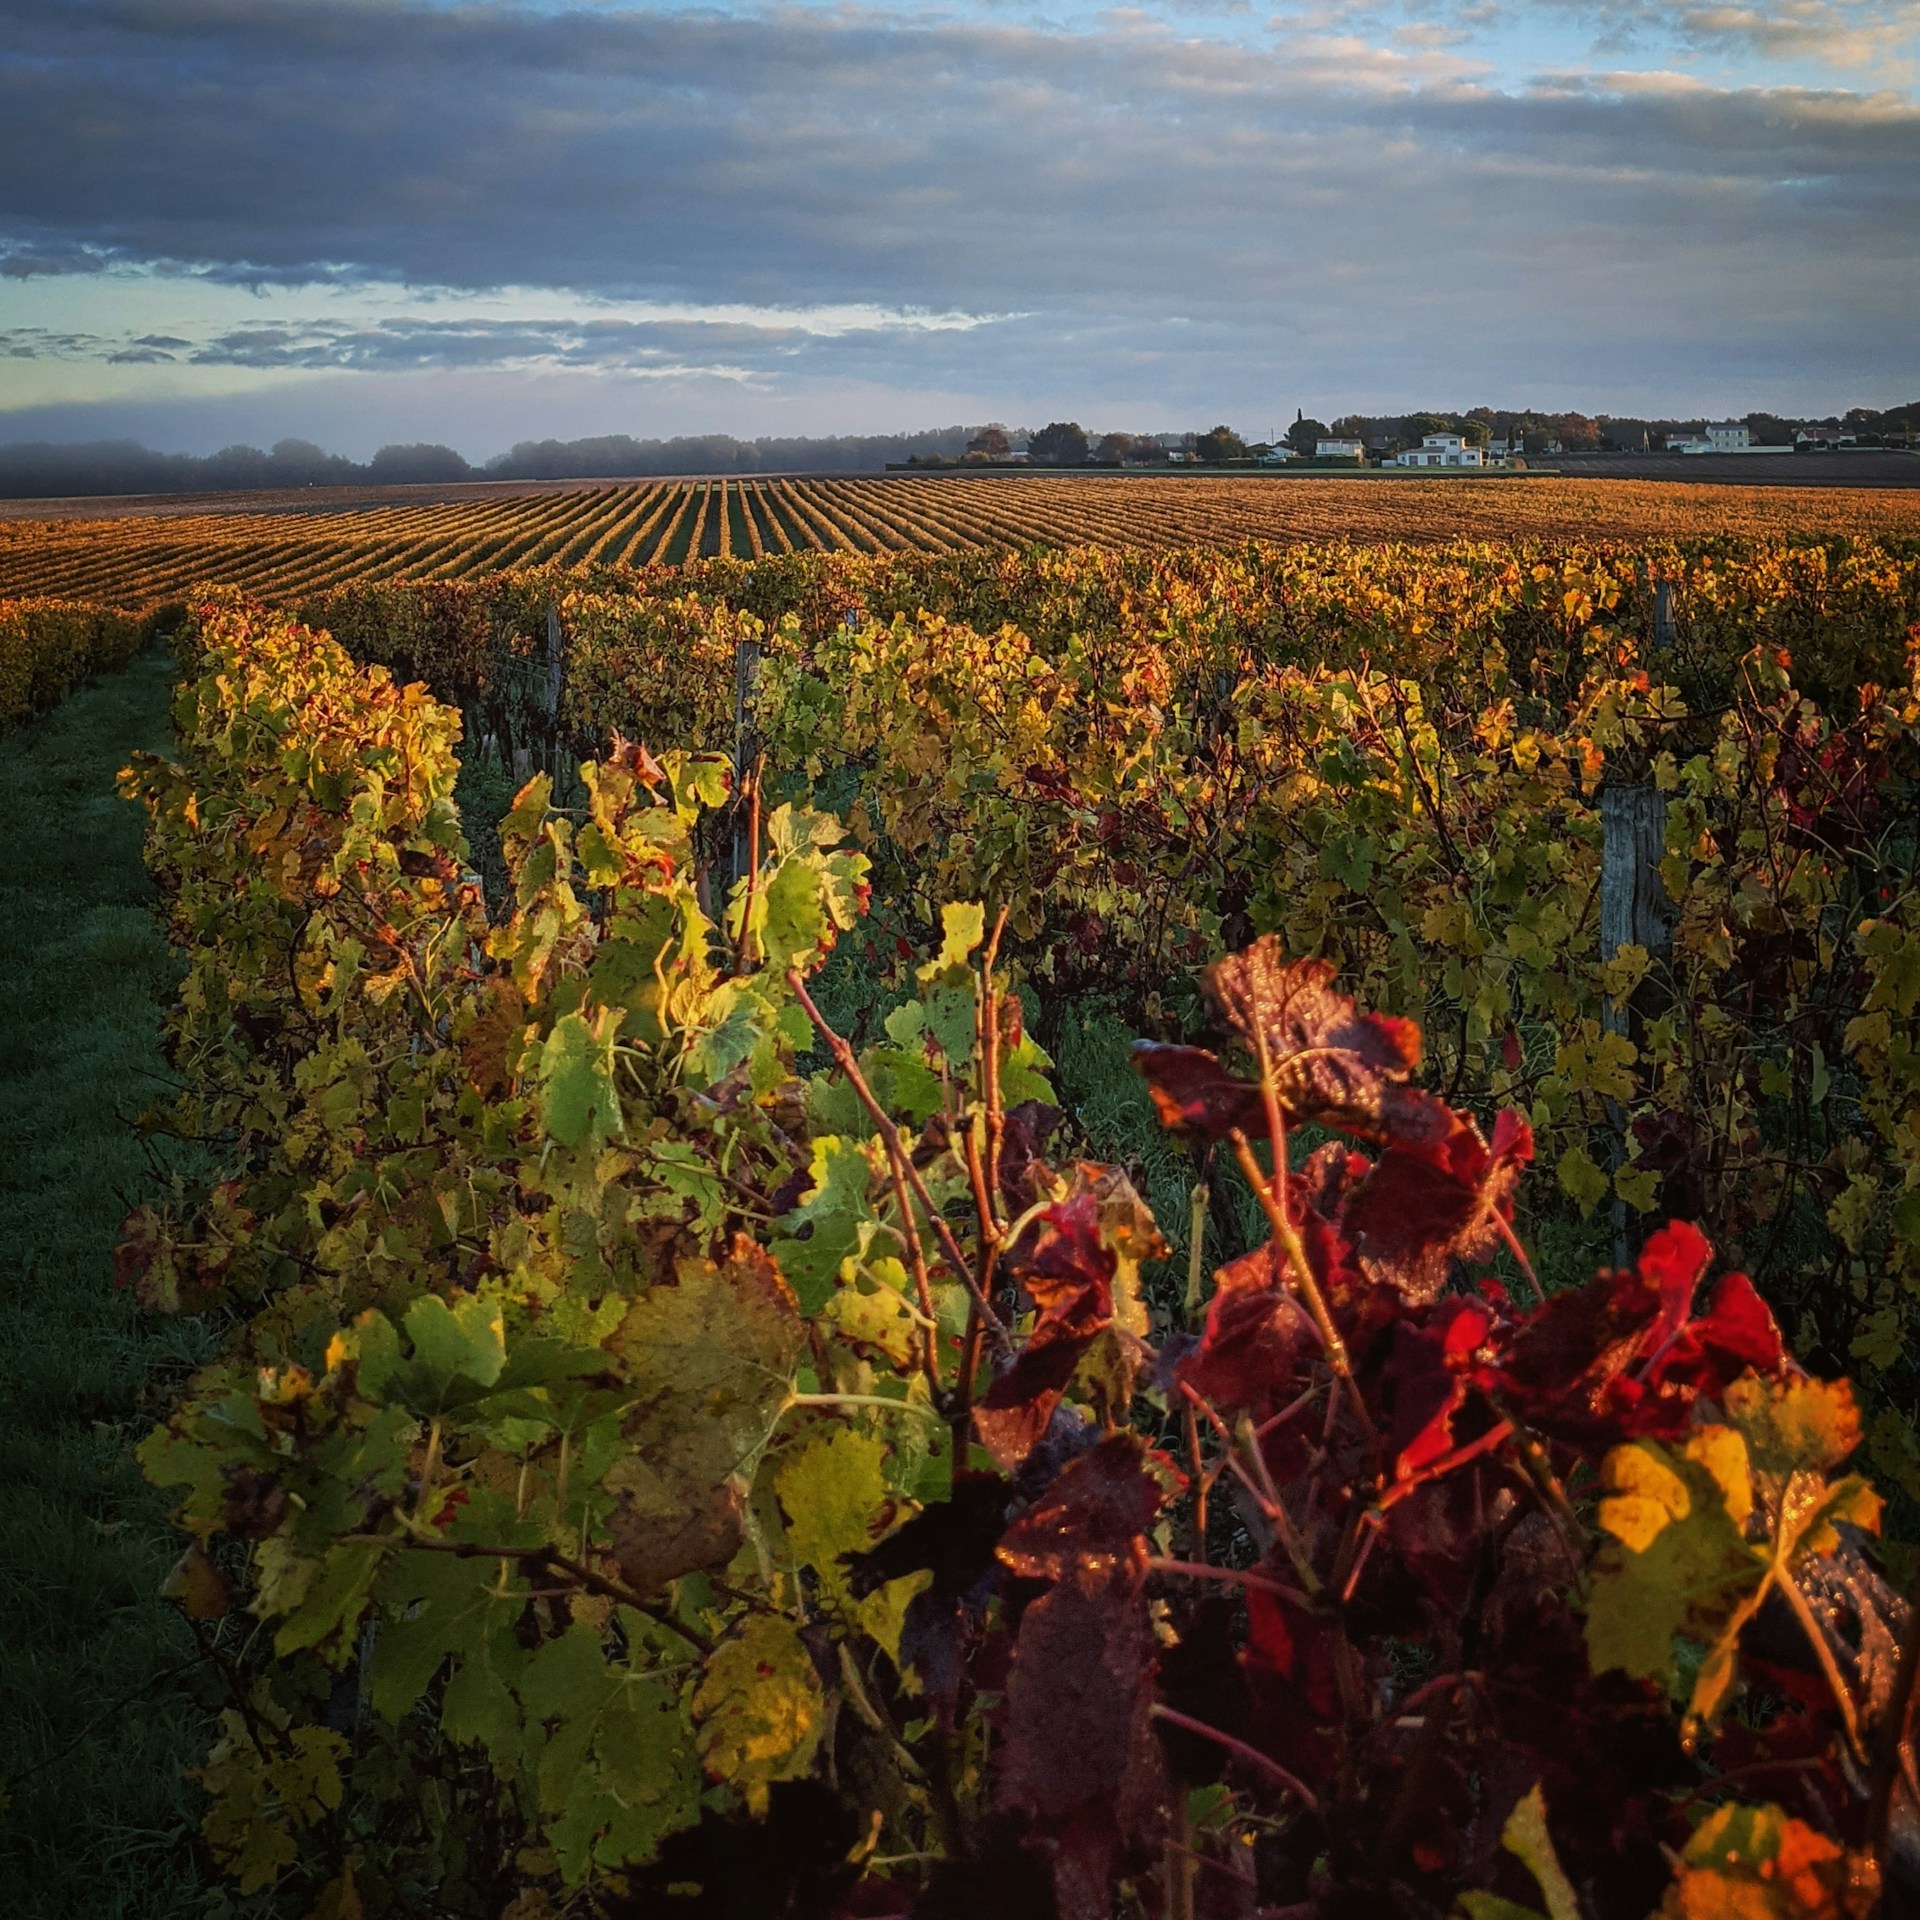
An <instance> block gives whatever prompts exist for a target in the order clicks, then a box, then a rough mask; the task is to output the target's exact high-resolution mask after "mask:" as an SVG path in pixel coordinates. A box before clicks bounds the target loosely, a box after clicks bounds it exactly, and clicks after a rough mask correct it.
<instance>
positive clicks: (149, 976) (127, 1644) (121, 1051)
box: [0, 649, 211, 1920]
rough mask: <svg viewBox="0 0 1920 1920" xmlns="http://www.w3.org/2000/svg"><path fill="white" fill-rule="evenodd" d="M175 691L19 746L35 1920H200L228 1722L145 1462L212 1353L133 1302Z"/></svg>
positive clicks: (18, 1514) (9, 943)
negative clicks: (201, 1796) (158, 754)
mask: <svg viewBox="0 0 1920 1920" xmlns="http://www.w3.org/2000/svg"><path fill="white" fill-rule="evenodd" d="M171 680H172V662H171V661H170V660H169V659H168V658H167V656H166V655H165V653H164V652H163V651H161V650H159V649H155V650H153V651H150V652H149V653H147V654H146V655H144V656H142V657H141V658H139V659H137V660H136V661H135V662H134V663H133V665H132V666H131V667H129V668H128V669H127V670H126V671H125V672H123V673H121V674H118V675H116V676H114V677H113V678H112V679H110V680H107V681H105V682H103V683H101V684H100V685H97V686H94V687H91V688H86V689H83V690H82V691H80V692H78V693H76V694H74V695H73V696H72V697H71V698H69V699H68V700H67V701H65V702H64V703H63V704H62V705H61V706H60V707H59V708H57V709H56V710H55V711H54V712H53V713H51V714H49V715H48V716H47V717H46V718H45V719H43V720H40V721H38V722H36V723H34V724H32V725H30V726H27V727H24V728H22V729H20V730H19V731H18V732H17V733H14V734H11V735H9V736H8V737H7V739H6V740H5V741H4V742H0V819H4V820H5V822H6V827H7V847H6V857H5V859H4V860H0V979H4V980H5V982H6V985H7V991H6V993H5V995H4V996H0V1488H4V1489H5V1492H4V1494H0V1617H3V1618H4V1619H5V1622H6V1625H5V1628H4V1630H3V1632H0V1639H4V1645H5V1654H4V1659H0V1862H4V1869H3V1871H4V1880H3V1881H0V1884H4V1885H5V1886H6V1889H7V1893H8V1896H9V1897H8V1902H7V1909H8V1912H9V1913H10V1914H13V1915H18V1916H22V1920H25V1917H26V1916H34V1917H35V1920H37V1917H38V1916H42V1915H45V1916H48V1917H49V1920H52V1917H53V1916H60V1920H71V1917H72V1916H77V1915H82V1914H84V1915H87V1916H89V1917H90V1920H117V1916H122V1915H125V1916H133V1915H138V1916H140V1920H167V1917H168V1916H171V1915H174V1914H176V1913H185V1912H187V1911H189V1910H193V1911H198V1910H199V1891H200V1890H199V1886H198V1868H197V1861H196V1856H195V1828H196V1825H197V1818H198V1815H197V1810H196V1807H195V1790H194V1789H193V1788H192V1787H191V1785H190V1784H189V1783H188V1782H187V1781H186V1780H185V1779H184V1778H183V1770H184V1769H185V1768H187V1767H189V1766H191V1765H192V1764H194V1763H195V1762H196V1761H197V1760H198V1759H199V1758H200V1757H201V1756H202V1755H203V1753H204V1751H205V1745H206V1720H205V1716H204V1714H203V1713H202V1711H201V1710H200V1709H199V1708H198V1707H197V1706H196V1704H195V1702H194V1699H193V1697H192V1693H191V1685H192V1682H191V1679H190V1676H189V1675H188V1673H187V1672H186V1668H187V1667H188V1665H189V1663H190V1662H191V1660H192V1657H193V1652H194V1648H193V1642H192V1639H191V1636H190V1634H189V1632H188V1629H187V1627H186V1624H185V1622H184V1621H182V1620H181V1619H180V1618H179V1616H178V1615H177V1614H176V1613H175V1612H174V1610H173V1609H172V1608H171V1607H170V1606H169V1605H167V1604H166V1603H165V1602H164V1601H163V1600H161V1598H160V1597H159V1590H160V1585H161V1582H162V1580H163V1579H164V1578H165V1575H166V1571H167V1568H168V1565H169V1563H170V1562H171V1561H172V1559H173V1558H174V1556H175V1555H176V1554H177V1553H178V1551H179V1541H178V1540H177V1538H175V1537H174V1536H173V1535H172V1534H171V1533H170V1530H169V1528H168V1526H167V1521H166V1511H165V1506H164V1503H163V1502H162V1500H161V1499H160V1498H159V1496H158V1495H156V1494H155V1493H154V1492H153V1491H152V1490H151V1489H149V1488H148V1487H147V1486H146V1484H145V1482H144V1481H143V1480H142V1479H141V1476H140V1474H139V1471H138V1469H137V1468H136V1467H135V1466H134V1464H133V1460H132V1457H131V1449H132V1446H133V1444H134V1443H135V1442H136V1441H137V1440H138V1439H139V1437H140V1436H141V1435H142V1434H144V1432H145V1431H146V1429H147V1428H148V1427H149V1426H150V1425H152V1424H153V1422H154V1421H155V1420H156V1419H157V1418H158V1417H159V1416H160V1415H161V1414H162V1413H163V1412H164V1410H165V1406H166V1404H167V1401H168V1399H169V1398H170V1396H171V1394H172V1392H173V1391H174V1390H175V1388H176V1387H177V1386H178V1384H179V1383H180V1382H181V1380H182V1379H183V1378H184V1377H185V1376H186V1374H187V1373H188V1371H189V1370H190V1369H191V1368H192V1367H193V1366H194V1365H195V1364H197V1363H198V1362H199V1361H200V1360H202V1359H203V1358H205V1357H207V1355H208V1352H209V1349H210V1344H211V1343H210V1339H209V1336H208V1334H207V1332H206V1330H205V1329H204V1328H203V1327H202V1326H201V1324H200V1323H199V1322H197V1321H194V1320H191V1319H179V1320H160V1319H156V1318H152V1317H150V1316H146V1315H143V1314H141V1313H140V1312H139V1311H138V1309H137V1308H136V1307H135V1306H134V1305H133V1303H132V1301H131V1300H130V1299H129V1298H128V1297H127V1296H125V1295H123V1294H120V1293H117V1292H115V1290H114V1288H113V1246H114V1242H115V1240H116V1238H117V1231H118V1227H119V1223H120V1221H121V1219H122V1218H123V1217H124V1216H125V1214H126V1212H127V1210H128V1208H129V1207H130V1206H131V1205H133V1204H134V1202H135V1201H136V1200H137V1199H138V1198H140V1197H141V1195H142V1193H143V1191H145V1190H149V1189H150V1188H151V1186H152V1185H153V1183H154V1175H153V1172H152V1169H151V1167H150V1165H149V1161H148V1156H147V1152H146V1150H145V1148H143V1146H142V1145H141V1143H140V1142H139V1141H138V1140H137V1139H136V1138H135V1137H134V1134H133V1132H132V1130H131V1127H130V1125H129V1122H130V1120H131V1118H132V1116H133V1115H134V1114H136V1113H137V1112H139V1111H140V1110H141V1109H142V1108H143V1107H145V1106H146V1105H147V1104H148V1103H149V1102H150V1101H151V1100H152V1099H153V1098H154V1097H155V1095H156V1094H157V1093H158V1092H159V1091H160V1081H159V1078H158V1076H161V1075H163V1074H164V1073H165V1071H166V1068H165V1064H164V1062H163V1060H162V1058H161V1054H160V1049H159V1037H160V1036H159V1027H160V1017H161V1012H162V1010H163V1008H164V1007H165V1006H166V1004H167V1003H168V1002H169V1001H170V1000H171V998H172V997H173V994H174V992H175V989H176V984H177V981H178V978H179V968H178V963H177V962H176V960H175V959H174V957H173V955H172V954H171V953H170V952H169V950H168V948H167V944H166V941H165V937H164V934H163V931H162V929H161V927H160V925H159V923H158V922H157V921H156V920H155V918H154V917H153V892H152V888H151V885H150V883H149V881H148V878H147V875H146V872H145V870H144V868H143V867H142V865H141V860H140V843H141V820H140V817H139V815H138V814H137V813H136V811H135V810H134V809H133V808H132V807H130V806H128V805H127V804H126V803H125V802H124V801H122V800H120V799H119V798H118V796H117V795H116V793H115V791H114V776H115V774H116V773H117V771H118V770H119V768H120V767H121V766H122V765H123V764H124V763H125V761H126V759H127V757H128V755H129V754H130V753H131V752H132V751H133V750H134V749H135V748H137V747H149V748H153V747H162V746H164V745H165V743H166V738H167V727H166V707H167V693H168V688H169V686H170V684H171Z"/></svg>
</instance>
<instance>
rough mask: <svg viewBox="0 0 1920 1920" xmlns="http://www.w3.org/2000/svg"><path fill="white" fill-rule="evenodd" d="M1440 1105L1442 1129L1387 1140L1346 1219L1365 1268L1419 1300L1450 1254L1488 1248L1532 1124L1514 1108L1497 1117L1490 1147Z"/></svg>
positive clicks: (1507, 1208)
mask: <svg viewBox="0 0 1920 1920" xmlns="http://www.w3.org/2000/svg"><path fill="white" fill-rule="evenodd" d="M1434 1104H1435V1105H1436V1106H1441V1103H1440V1102H1437V1101H1436V1102H1435V1103H1434ZM1442 1111H1444V1112H1445V1113H1446V1115H1447V1119H1448V1122H1449V1124H1448V1126H1447V1129H1446V1131H1445V1132H1444V1133H1443V1134H1440V1135H1438V1136H1437V1137H1432V1138H1417V1139H1412V1140H1409V1139H1407V1138H1405V1137H1396V1138H1394V1139H1392V1140H1390V1141H1389V1142H1388V1144H1387V1147H1386V1150H1385V1151H1384V1152H1383V1153H1382V1154H1381V1155H1380V1158H1379V1161H1378V1162H1377V1163H1376V1165H1375V1166H1374V1169H1373V1171H1372V1173H1371V1174H1369V1175H1368V1176H1367V1178H1366V1180H1365V1181H1364V1182H1363V1183H1362V1184H1361V1186H1360V1188H1359V1190H1358V1191H1357V1192H1356V1193H1355V1194H1354V1196H1353V1198H1352V1199H1351V1200H1350V1201H1349V1202H1348V1204H1347V1210H1346V1217H1345V1220H1344V1222H1343V1224H1344V1225H1345V1227H1346V1229H1347V1231H1348V1232H1349V1233H1350V1234H1351V1235H1352V1236H1353V1240H1354V1244H1355V1246H1356V1247H1357V1249H1358V1251H1359V1254H1360V1258H1361V1262H1362V1264H1363V1265H1364V1266H1365V1267H1366V1269H1367V1271H1368V1273H1369V1274H1371V1275H1372V1276H1373V1278H1375V1279H1376V1280H1382V1281H1386V1282H1388V1283H1389V1284H1391V1285H1393V1286H1396V1287H1398V1288H1399V1289H1400V1290H1401V1291H1402V1292H1403V1293H1405V1294H1407V1295H1409V1296H1410V1297H1411V1298H1413V1299H1416V1300H1419V1299H1431V1298H1432V1297H1433V1296H1434V1295H1435V1294H1436V1293H1438V1292H1439V1290H1440V1288H1441V1287H1442V1286H1443V1285H1444V1284H1445V1282H1446V1279H1447V1275H1448V1272H1449V1270H1450V1269H1451V1266H1452V1263H1453V1262H1454V1261H1455V1260H1483V1259H1485V1258H1486V1256H1487V1255H1488V1254H1490V1253H1491V1252H1492V1251H1493V1249H1494V1247H1495V1245H1496V1244H1497V1243H1498V1242H1499V1240H1500V1238H1501V1233H1500V1225H1499V1223H1500V1222H1501V1221H1502V1220H1508V1219H1511V1217H1512V1213H1513V1193H1514V1189H1515V1187H1516V1186H1518V1184H1519V1181H1520V1175H1521V1172H1522V1170H1523V1169H1524V1168H1525V1166H1526V1164H1527V1162H1528V1161H1529V1160H1531V1159H1532V1158H1533V1129H1532V1128H1531V1127H1530V1126H1528V1124H1527V1123H1526V1121H1525V1120H1524V1119H1523V1118H1522V1117H1521V1116H1520V1115H1519V1114H1518V1113H1515V1112H1514V1111H1513V1110H1512V1109H1511V1108H1509V1109H1508V1110H1506V1111H1505V1112H1503V1113H1501V1115H1500V1116H1499V1118H1498V1119H1496V1120H1495V1122H1494V1126H1493V1141H1492V1144H1491V1145H1489V1144H1488V1142H1487V1141H1486V1140H1485V1139H1483V1138H1482V1137H1481V1133H1480V1129H1479V1128H1478V1127H1476V1126H1475V1125H1474V1124H1473V1122H1472V1121H1471V1120H1469V1119H1468V1118H1467V1117H1466V1116H1465V1115H1464V1114H1458V1113H1454V1112H1453V1111H1452V1110H1451V1109H1450V1108H1444V1107H1443V1108H1442Z"/></svg>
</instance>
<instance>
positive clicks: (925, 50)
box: [0, 0, 1920, 459]
mask: <svg viewBox="0 0 1920 1920" xmlns="http://www.w3.org/2000/svg"><path fill="white" fill-rule="evenodd" d="M1916 397H1920V0H1748V3H1746V4H1742V3H1741V0H1726V3H1724V4H1723V3H1721V0H1658V3H1657V0H1523V3H1519V4H1514V3H1510V0H1319V3H1317V4H1308V5H1302V6H1292V7H1284V8H1282V9H1281V10H1279V11H1274V10H1272V9H1271V8H1270V7H1267V6H1263V5H1258V4H1250V3H1248V0H1158V4H1148V5H1141V6H1130V7H1103V6H1094V5H1091V4H1080V0H1060V4H1056V5H1051V6H1035V5H1029V4H1026V3H1025V0H958V3H956V4H951V5H945V6H893V7H879V6H872V5H864V4H858V3H857V0H839V3H832V4H825V3H822V4H815V3H814V0H789V3H788V4H784V5H773V6H751V5H738V6H735V5H725V4H720V5H710V6H703V7H688V6H683V5H671V4H660V5H646V4H636V3H635V0H0V440H25V439H55V440H76V439H92V438H107V437H119V436H128V437H133V438H138V439H143V440H145V441H146V442H147V443H148V444H150V445H153V446H158V447H164V448H167V449H169V450H178V451H184V452H206V451H210V450H212V449H214V448H216V447H219V446H222V445H225V444H228V443H230V442H232V441H236V440H248V441H252V442H254V443H256V444H270V443H271V442H272V441H273V440H275V439H278V438H280V437H282V436H285V435H294V436H299V437H303V438H308V439H312V440H317V441H319V442H320V443H321V444H322V445H324V446H327V447H328V448H330V449H332V450H334V451H338V452H342V453H347V454H351V455H355V456H358V457H365V455H367V454H368V453H370V452H371V451H372V450H373V449H374V448H375V447H377V446H380V445H383V444H386V443H389V442H393V441H410V440H437V441H445V442H448V443H450V444H452V445H454V446H456V447H458V448H459V449H460V450H461V451H462V452H463V453H465V454H467V455H468V456H469V457H470V458H475V459H479V458H484V457H486V456H487V455H489V454H491V453H495V452H498V451H500V450H502V449H503V448H505V447H506V446H507V445H509V444H511V443H512V442H513V441H515V440H519V439H527V438H541V437H547V436H555V437H560V438H571V437H575V436H579V435H584V434H595V433H630V434H633V435H635V436H638V437H647V436H652V435H671V434H677V433H700V432H727V433H736V434H740V435H743V436H751V435H753V434H756V433H830V432H882V431H892V430H907V429H913V428H919V427H927V426H939V425H947V424H950V423H955V422H967V423H975V422H980V421H985V420H988V419H997V420H1004V421H1008V422H1011V423H1016V424H1031V425H1039V424H1041V423H1043V422H1045V421H1047V420H1052V419H1078V420H1080V421H1082V422H1083V423H1085V424H1086V425H1088V426H1090V427H1094V428H1115V427H1126V428H1135V429H1139V430H1156V429H1168V428H1192V427H1196V426H1206V425H1211V424H1212V423H1213V422H1215V421H1216V420H1220V421H1225V422H1226V423H1228V424H1230V425H1232V426H1235V427H1236V428H1238V429H1240V430H1241V431H1243V432H1246V433H1249V434H1258V435H1265V434H1266V433H1268V432H1269V431H1271V430H1273V429H1276V428H1278V427H1280V426H1283V425H1284V424H1285V423H1286V422H1287V421H1290V420H1291V419H1292V418H1293V417H1294V413H1295V411H1296V409H1300V408H1304V409H1305V410H1306V412H1307V413H1308V414H1309V415H1310V416H1314V415H1317V416H1318V417H1320V418H1322V419H1326V418H1331V417H1334V416H1335V415H1338V414H1341V413H1346V412H1349V411H1359V412H1370V413H1372V412H1398V411H1403V410H1406V409H1409V408H1412V407H1447V408H1464V407H1467V406H1471V405H1475V404H1480V403H1486V404H1492V405H1503V406H1513V405H1529V406H1533V407H1537V408H1542V409H1556V410H1557V409H1563V408H1570V407H1578V408H1581V409H1583V410H1585V411H1589V412H1612V413H1622V414H1630V415H1648V416H1660V415H1666V414H1675V415H1680V416H1683V417H1691V416H1698V415H1701V414H1721V413H1736V414H1737V413H1743V412H1746V411H1747V410H1749V409H1752V408H1767V409H1770V410H1774V411H1779V412H1783V413H1789V414H1824V413H1828V412H1833V411H1838V410H1843V409H1844V408H1846V407H1848V406H1850V405H1858V404H1865V405H1875V406H1891V405H1896V404H1900V403H1903V402H1905V401H1909V400H1912V399H1914V398H1916Z"/></svg>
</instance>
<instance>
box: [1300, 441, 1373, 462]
mask: <svg viewBox="0 0 1920 1920" xmlns="http://www.w3.org/2000/svg"><path fill="white" fill-rule="evenodd" d="M1313 457H1314V458H1315V459H1316V460H1364V459H1365V458H1366V457H1367V443H1366V442H1365V441H1364V440H1316V441H1315V442H1314V443H1313Z"/></svg>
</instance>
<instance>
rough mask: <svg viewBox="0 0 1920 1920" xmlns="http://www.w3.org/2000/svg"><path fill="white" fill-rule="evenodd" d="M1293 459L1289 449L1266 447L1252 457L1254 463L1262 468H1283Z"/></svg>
mask: <svg viewBox="0 0 1920 1920" xmlns="http://www.w3.org/2000/svg"><path fill="white" fill-rule="evenodd" d="M1293 458H1294V452H1293V449H1292V448H1291V447H1267V448H1265V449H1263V450H1262V451H1261V452H1259V453H1257V454H1255V455H1254V460H1255V461H1256V463H1257V464H1259V465H1260V466H1263V467H1284V466H1285V465H1286V464H1287V462H1288V461H1289V460H1291V459H1293Z"/></svg>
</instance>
